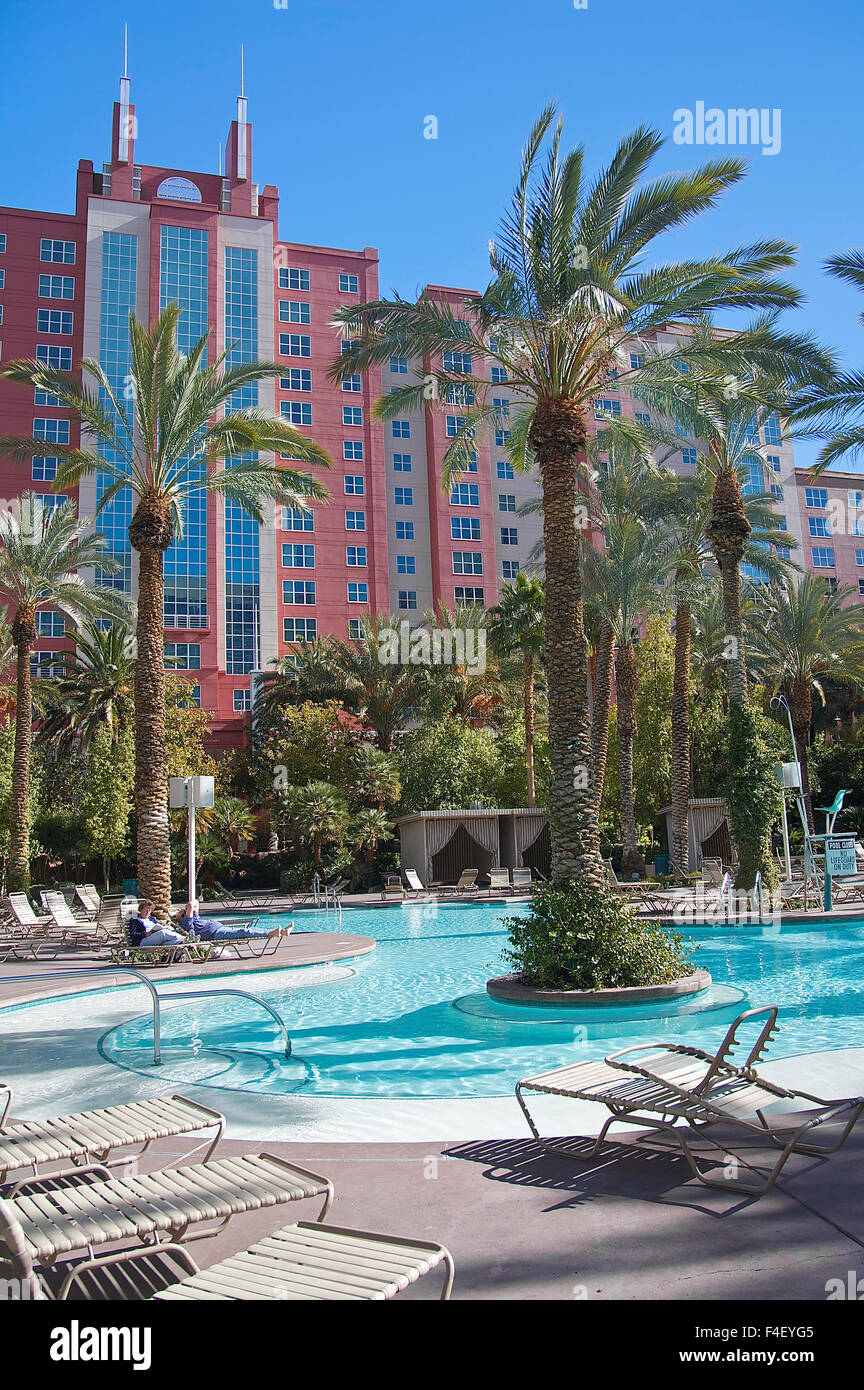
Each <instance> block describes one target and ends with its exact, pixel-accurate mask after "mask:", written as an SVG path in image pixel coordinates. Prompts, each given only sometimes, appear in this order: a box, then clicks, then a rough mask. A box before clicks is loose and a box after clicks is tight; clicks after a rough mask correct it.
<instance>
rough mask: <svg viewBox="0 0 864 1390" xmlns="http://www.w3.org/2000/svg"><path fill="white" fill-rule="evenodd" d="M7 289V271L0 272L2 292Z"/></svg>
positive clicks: (0, 288) (40, 277)
mask: <svg viewBox="0 0 864 1390" xmlns="http://www.w3.org/2000/svg"><path fill="white" fill-rule="evenodd" d="M39 279H40V280H41V279H42V276H41V275H40V276H39ZM5 288H6V271H5V270H0V290H5Z"/></svg>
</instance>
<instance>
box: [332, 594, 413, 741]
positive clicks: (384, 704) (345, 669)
mask: <svg viewBox="0 0 864 1390" xmlns="http://www.w3.org/2000/svg"><path fill="white" fill-rule="evenodd" d="M360 624H361V635H360V636H359V637H357V638H351V639H349V640H346V639H344V638H341V637H330V638H328V639H327V641H326V643H325V662H326V669H327V670H328V672H329V674H330V677H331V678H332V679H333V681H334V683H335V686H336V688H337V689H338V690H339V692H340V694H341V697H342V698H343V699H344V700H345V701H346V703H347V704H348V705H349V706H350V707H351V708H353V709H354V711H355V712H356V713H357V715H358V716H359V717H360V718H362V719H363V721H364V722H365V723H366V724H367V725H368V727H369V728H370V729H371V730H372V732H373V733H374V734H375V738H376V741H377V744H378V747H379V749H380V750H381V752H382V753H392V751H393V739H394V736H395V735H396V734H397V733H398V732H399V731H400V730H402V729H404V728H405V726H406V724H407V723H408V722H409V720H410V719H411V717H412V715H413V714H414V712H415V710H417V709H418V708H419V706H420V704H421V702H422V699H423V696H424V694H425V692H426V690H427V689H428V684H429V668H428V667H426V666H424V665H413V664H412V663H411V662H410V660H409V661H407V662H406V661H404V660H403V659H402V652H401V646H400V634H399V620H398V619H396V618H389V617H387V616H385V615H382V614H374V615H373V614H368V615H366V616H364V617H362V618H361V619H360Z"/></svg>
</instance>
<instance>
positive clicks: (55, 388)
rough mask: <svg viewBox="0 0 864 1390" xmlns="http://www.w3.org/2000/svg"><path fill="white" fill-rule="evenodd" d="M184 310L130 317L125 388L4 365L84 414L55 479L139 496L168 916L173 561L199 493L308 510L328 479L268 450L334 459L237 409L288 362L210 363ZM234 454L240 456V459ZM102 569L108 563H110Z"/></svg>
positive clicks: (147, 792)
mask: <svg viewBox="0 0 864 1390" xmlns="http://www.w3.org/2000/svg"><path fill="white" fill-rule="evenodd" d="M180 312H181V311H180V309H179V307H178V306H177V305H176V304H172V305H169V306H168V308H166V309H165V310H163V312H162V313H161V314H160V315H159V317H158V318H157V319H156V321H155V323H154V324H153V327H152V329H151V330H150V332H148V331H147V329H146V327H145V325H144V324H142V323H140V322H139V321H138V320H137V319H136V318H135V317H134V315H133V316H132V317H131V318H130V320H129V342H130V370H129V375H128V378H127V387H126V389H125V390H124V392H123V393H122V395H121V393H120V392H119V391H117V390H115V388H114V386H113V385H112V383H111V381H110V379H109V378H108V376H107V374H106V372H105V370H104V368H103V367H102V366H101V364H100V363H99V362H97V361H95V360H93V359H92V358H86V359H85V360H84V361H82V362H81V364H80V366H81V371H82V373H83V375H84V377H85V378H89V379H90V380H91V381H92V382H93V383H95V387H96V390H93V389H92V388H91V387H90V386H89V385H87V384H82V383H81V382H79V381H78V380H77V379H76V377H75V375H74V374H72V373H70V372H61V371H53V370H51V369H49V368H48V367H46V366H45V365H44V363H41V362H35V361H29V360H27V361H25V360H22V361H17V362H11V363H8V364H7V365H6V367H5V368H4V369H3V375H4V376H6V377H8V378H9V379H10V380H12V381H17V382H22V383H23V384H24V385H26V386H29V387H35V388H37V389H39V390H45V391H48V392H50V394H52V395H53V396H56V397H57V399H58V400H59V401H60V404H61V405H63V406H66V407H67V408H68V409H70V410H71V411H73V412H75V414H76V415H77V416H78V418H79V419H80V421H81V425H82V429H83V430H84V431H85V432H86V435H87V436H88V438H90V439H92V441H93V445H92V447H89V448H83V447H82V448H80V449H76V448H74V447H71V446H62V445H57V446H56V447H55V446H52V447H53V448H54V452H55V453H56V454H57V455H59V457H60V459H61V463H60V465H59V467H58V469H57V476H56V479H55V481H54V486H55V487H56V488H58V489H60V488H66V487H75V486H76V485H77V484H78V483H79V482H80V480H81V479H82V478H83V477H84V476H85V475H86V474H91V473H98V474H101V475H103V476H104V477H106V478H108V479H110V486H108V487H106V489H105V491H104V492H103V494H102V497H101V500H100V502H99V508H98V510H101V509H102V508H103V507H105V506H106V505H107V504H108V503H110V502H112V501H113V500H114V499H115V498H116V497H117V496H118V495H119V494H120V493H121V492H123V491H124V489H126V488H129V489H130V490H131V493H132V497H133V499H134V510H133V514H132V521H131V523H130V526H129V541H130V544H131V545H132V547H133V549H135V550H136V551H137V552H138V559H139V569H138V616H137V628H136V638H137V662H136V667H135V800H136V811H137V818H138V834H137V845H138V880H139V885H140V891H141V895H142V897H148V898H151V899H152V900H153V902H154V904H155V906H156V910H157V912H159V913H160V914H162V915H167V913H168V911H169V908H170V902H171V846H170V840H169V822H168V805H167V802H168V788H167V774H166V758H165V643H164V632H163V590H164V582H163V560H164V555H165V551H166V550H167V549H168V547H169V546H170V545H171V543H172V541H173V540H175V538H180V537H181V536H182V534H183V518H184V512H185V510H186V506H187V504H188V500H189V498H190V496H191V495H192V494H193V493H196V492H199V491H201V490H202V489H206V490H208V491H210V492H213V493H215V494H216V495H217V496H219V497H224V498H226V499H229V500H230V501H232V502H234V503H236V504H237V505H239V506H241V507H242V508H243V509H244V511H245V512H246V513H247V514H248V515H249V516H250V517H252V518H253V519H254V520H255V521H259V522H263V521H264V520H265V510H266V507H267V504H268V503H273V502H283V503H285V504H287V505H289V506H293V507H300V508H303V507H305V506H306V505H307V503H308V500H309V499H315V500H319V501H320V500H323V499H324V498H325V497H326V495H327V494H326V492H325V490H324V488H323V487H322V485H321V483H320V482H318V481H317V480H316V479H314V478H313V477H312V476H311V475H309V474H307V473H300V472H298V471H297V470H296V469H293V468H283V467H282V466H281V465H279V464H277V463H275V462H274V463H269V462H265V461H263V460H261V459H260V458H259V454H261V453H263V454H268V453H273V454H276V455H284V456H285V457H287V458H291V459H294V460H296V461H297V462H299V463H302V464H313V465H317V466H319V467H326V466H327V465H328V464H329V458H328V456H327V454H326V453H325V451H324V450H323V449H322V448H320V447H319V446H318V445H317V444H314V443H313V442H312V441H311V440H309V439H307V438H305V437H304V436H303V435H301V434H299V433H298V432H297V431H296V430H294V429H292V428H291V426H290V425H288V424H286V422H285V421H284V420H283V419H282V418H281V417H279V416H276V415H272V414H270V413H268V412H267V411H264V410H259V409H257V408H252V407H249V408H245V409H236V408H235V402H236V400H237V399H238V393H240V392H243V391H244V390H245V389H247V388H249V387H252V386H254V385H255V383H257V382H258V381H259V380H261V379H262V378H264V377H275V376H279V375H280V374H281V372H282V371H283V370H284V368H282V367H280V366H279V365H278V363H269V362H247V363H243V364H241V365H228V363H227V359H228V356H229V352H230V351H231V349H230V348H229V349H228V350H226V351H225V352H223V353H221V354H219V355H218V356H217V357H216V358H215V360H214V361H213V362H212V363H208V362H207V338H206V336H205V337H203V338H201V339H200V340H199V341H198V342H197V343H195V344H194V345H193V346H192V348H191V349H190V351H189V353H188V354H183V353H181V352H180V351H179V349H178V346H177V326H178V321H179V318H180ZM0 452H7V453H11V454H14V455H15V456H17V457H19V458H28V457H29V456H30V455H31V454H32V453H33V452H34V441H33V440H32V439H31V440H21V439H16V438H11V437H8V436H7V437H2V438H0ZM232 463H233V466H231V465H232ZM103 568H104V566H103Z"/></svg>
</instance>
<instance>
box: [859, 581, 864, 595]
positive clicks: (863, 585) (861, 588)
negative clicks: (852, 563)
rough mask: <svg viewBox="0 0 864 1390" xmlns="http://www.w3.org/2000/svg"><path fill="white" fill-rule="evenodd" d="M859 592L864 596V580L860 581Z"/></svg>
mask: <svg viewBox="0 0 864 1390" xmlns="http://www.w3.org/2000/svg"><path fill="white" fill-rule="evenodd" d="M858 592H859V594H864V579H859V580H858Z"/></svg>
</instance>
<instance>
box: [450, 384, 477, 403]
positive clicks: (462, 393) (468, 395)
mask: <svg viewBox="0 0 864 1390" xmlns="http://www.w3.org/2000/svg"><path fill="white" fill-rule="evenodd" d="M444 400H445V402H446V403H447V405H461V406H466V405H473V404H474V387H473V386H469V385H468V382H467V381H460V382H455V381H452V382H451V383H450V385H449V386H448V387H447V390H446V391H445V392H444Z"/></svg>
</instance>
